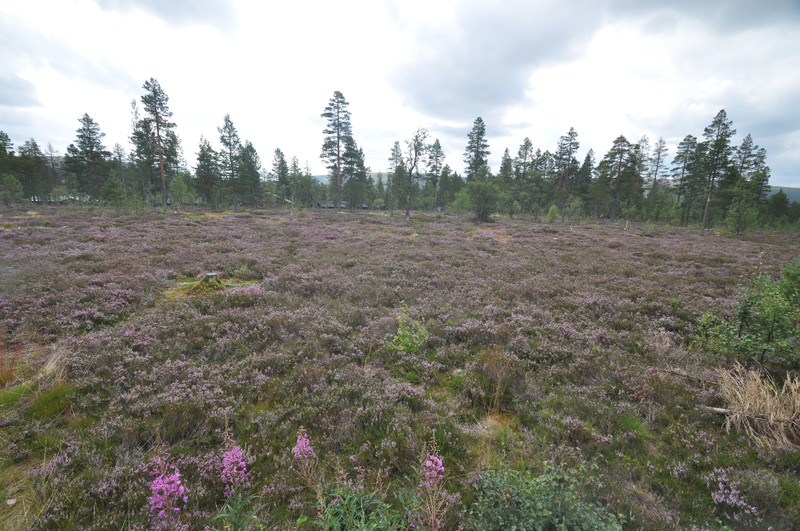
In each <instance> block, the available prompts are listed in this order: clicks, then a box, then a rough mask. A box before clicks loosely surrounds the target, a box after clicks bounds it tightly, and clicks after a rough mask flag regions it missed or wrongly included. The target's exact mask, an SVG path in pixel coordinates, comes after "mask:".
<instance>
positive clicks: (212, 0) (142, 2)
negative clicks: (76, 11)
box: [95, 0, 236, 32]
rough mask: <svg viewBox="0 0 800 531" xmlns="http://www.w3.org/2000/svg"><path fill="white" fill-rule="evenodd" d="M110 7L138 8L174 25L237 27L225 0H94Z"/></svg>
mask: <svg viewBox="0 0 800 531" xmlns="http://www.w3.org/2000/svg"><path fill="white" fill-rule="evenodd" d="M95 1H96V2H97V5H99V6H100V7H102V8H103V9H106V10H109V11H120V12H126V11H132V10H135V9H140V10H142V11H146V12H148V13H150V14H152V15H155V16H157V17H158V18H161V19H162V20H165V21H166V22H168V23H169V24H172V25H174V26H182V25H188V24H206V25H209V26H213V27H216V28H218V29H219V30H221V31H223V32H226V31H232V30H233V29H235V27H236V14H235V12H234V10H233V7H232V5H231V2H227V1H225V0H95Z"/></svg>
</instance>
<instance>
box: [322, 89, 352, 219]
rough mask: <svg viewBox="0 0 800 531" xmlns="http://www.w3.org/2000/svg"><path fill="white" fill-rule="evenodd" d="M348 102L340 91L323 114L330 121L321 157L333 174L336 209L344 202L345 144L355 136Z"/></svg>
mask: <svg viewBox="0 0 800 531" xmlns="http://www.w3.org/2000/svg"><path fill="white" fill-rule="evenodd" d="M348 105H349V103H347V100H345V99H344V96H343V95H342V93H341V92H339V91H338V90H337V91H335V92H334V93H333V97H332V98H331V99H330V101H329V102H328V106H327V107H325V111H324V112H323V113H322V114H321V116H322V118H325V119H327V120H328V125H327V127H326V128H325V129H324V130H323V131H322V132H323V134H324V135H325V137H324V140H323V142H322V153H321V155H320V157H321V158H322V160H323V161H325V162H326V163H327V164H328V169H329V170H330V172H331V188H332V192H333V194H334V207H335V208H337V209H338V208H339V204H340V203H341V200H342V163H343V161H342V157H343V156H344V152H345V147H346V146H345V143H346V142H347V139H348V138H352V136H353V128H352V126H351V125H350V111H349V110H347V106H348Z"/></svg>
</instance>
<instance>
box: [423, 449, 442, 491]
mask: <svg viewBox="0 0 800 531" xmlns="http://www.w3.org/2000/svg"><path fill="white" fill-rule="evenodd" d="M442 479H444V464H443V463H442V458H441V457H439V456H438V455H435V454H428V458H427V459H425V462H423V463H422V477H421V481H420V484H419V486H420V487H421V488H426V489H430V488H432V487H433V486H434V484H435V483H437V482H438V481H440V480H442Z"/></svg>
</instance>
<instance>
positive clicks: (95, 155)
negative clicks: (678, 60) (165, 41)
mask: <svg viewBox="0 0 800 531" xmlns="http://www.w3.org/2000/svg"><path fill="white" fill-rule="evenodd" d="M142 88H143V91H144V93H143V94H142V95H141V97H140V101H138V102H137V101H136V100H134V101H133V102H131V134H130V137H129V140H130V149H129V150H128V151H127V152H126V150H125V148H123V147H122V146H121V145H119V144H115V145H114V147H113V148H112V149H111V150H108V149H107V147H106V146H105V145H104V143H103V138H104V136H105V134H104V133H103V132H102V131H101V129H100V126H99V125H98V124H97V123H96V122H95V121H94V120H93V119H92V118H91V116H89V115H88V114H84V115H83V116H82V117H80V119H79V124H80V125H79V128H78V129H77V130H76V138H75V141H74V142H73V143H72V144H70V145H69V146H68V147H67V148H66V150H65V153H64V154H63V156H61V155H60V154H59V153H58V152H57V151H56V150H55V149H54V148H53V147H52V145H50V144H48V145H47V148H46V149H44V150H43V149H42V148H41V146H40V145H39V144H38V143H37V142H36V141H35V140H34V139H30V140H28V141H26V142H25V143H24V144H23V145H21V146H20V147H19V149H18V152H17V153H15V151H14V146H13V145H12V143H11V141H10V138H9V136H8V135H7V134H6V133H4V132H2V131H0V201H2V202H3V203H4V204H5V205H11V204H15V203H20V202H22V201H25V200H29V199H32V200H39V201H62V202H63V201H64V200H65V198H72V199H73V200H74V199H75V198H80V199H82V200H88V201H104V202H107V203H111V204H125V203H128V204H136V203H139V204H144V205H147V204H161V205H166V204H172V203H173V202H177V203H182V204H186V203H195V204H204V205H208V206H213V207H229V206H234V207H237V206H250V207H258V206H281V205H287V206H289V205H298V206H303V207H305V206H313V205H329V206H332V207H335V208H342V207H346V208H351V209H355V208H379V209H387V210H390V211H391V212H394V210H395V209H399V210H402V211H404V212H405V215H406V216H409V215H410V212H411V211H412V210H452V211H456V212H459V213H462V212H467V211H470V212H473V213H474V214H475V215H476V216H477V218H478V219H480V220H488V219H489V217H490V216H491V215H492V214H494V213H497V212H500V213H502V214H504V215H509V216H514V215H516V214H522V213H524V214H528V215H533V216H538V217H541V218H544V217H548V216H549V217H550V218H553V217H555V218H558V217H562V218H563V217H569V218H572V219H577V218H582V217H593V218H609V219H620V218H624V219H630V220H643V221H651V222H668V223H674V224H680V225H684V226H686V225H689V224H696V225H700V226H701V227H704V228H706V227H710V226H712V225H714V224H719V223H725V224H727V225H728V226H729V227H730V228H732V229H733V230H735V231H737V232H741V231H743V230H746V229H747V228H748V227H752V226H756V225H762V226H767V225H768V226H786V225H790V224H796V223H797V222H798V219H800V204H798V203H797V202H791V203H790V202H789V201H788V198H787V197H786V195H785V194H784V193H783V192H782V191H781V192H779V193H777V194H773V195H772V196H769V195H768V192H769V177H770V169H769V166H768V165H767V163H766V150H765V149H764V148H761V147H759V146H758V145H756V144H755V142H754V140H753V138H752V137H751V135H749V134H748V135H746V136H745V137H744V138H743V139H742V141H741V142H740V143H739V144H738V145H735V144H734V143H733V138H734V136H735V135H736V130H735V129H734V128H733V123H732V121H731V120H729V119H728V117H727V114H726V112H725V110H721V111H719V113H717V115H716V116H715V117H714V118H713V120H712V121H711V123H710V124H709V125H708V127H706V128H705V129H704V130H703V132H702V135H701V136H700V137H696V136H694V135H692V134H689V135H686V136H685V137H684V138H683V140H682V141H681V142H680V143H679V144H678V146H677V150H676V152H675V153H674V154H672V155H671V154H670V153H669V152H668V149H667V146H666V142H665V141H664V139H663V138H659V139H658V140H657V141H656V142H655V143H653V144H652V145H651V143H650V141H649V139H648V138H647V137H642V138H641V139H639V140H638V141H636V142H631V141H629V140H628V139H627V138H626V137H625V136H622V135H620V136H619V137H617V138H616V139H615V140H614V141H613V143H612V145H611V147H610V149H609V150H608V151H607V152H606V154H605V155H604V156H603V157H602V158H601V159H600V160H599V161H598V160H597V159H596V156H595V153H594V151H593V150H591V149H590V150H589V151H588V153H587V154H586V155H585V157H584V158H583V159H582V160H580V161H579V160H578V158H577V154H578V150H579V148H580V142H579V140H578V133H577V132H576V131H575V130H574V129H573V128H570V129H569V131H568V132H567V133H566V134H565V135H564V136H562V137H560V138H559V140H558V143H557V145H556V148H555V150H554V152H552V153H551V152H550V151H549V150H545V151H542V150H541V149H535V148H534V146H533V144H532V143H531V141H530V139H529V138H525V139H523V140H522V142H521V144H520V145H519V148H518V149H517V152H516V155H515V156H513V157H512V155H511V153H510V152H509V149H507V148H506V149H505V151H504V152H503V155H502V158H501V161H500V166H499V168H498V169H497V171H496V172H493V171H492V169H491V168H490V167H489V164H488V157H489V155H490V149H489V143H488V141H487V138H486V124H485V123H484V121H483V119H482V118H480V117H478V118H476V119H475V121H474V122H473V126H472V129H471V131H470V132H469V133H468V135H467V142H466V146H465V149H464V158H463V163H464V170H463V174H459V173H458V172H457V171H455V170H454V169H453V168H451V166H450V165H449V164H448V163H446V161H445V158H446V157H445V154H444V151H443V150H442V146H441V143H440V142H439V140H438V139H431V135H430V132H429V131H428V130H427V129H424V128H420V129H417V130H416V131H414V132H413V134H412V135H411V137H410V138H408V139H406V140H404V141H402V142H401V141H396V142H395V143H394V145H393V146H392V147H391V149H390V151H389V157H388V168H387V171H386V172H385V173H373V172H372V171H371V170H370V168H368V167H366V165H365V156H364V151H363V150H362V149H361V148H360V147H359V146H358V144H357V143H356V141H355V139H354V136H353V128H352V124H351V115H350V111H349V109H348V105H349V104H348V102H347V100H346V99H345V97H344V95H343V94H342V93H341V92H339V91H335V92H334V94H333V97H332V98H331V99H330V101H329V102H328V105H327V106H326V107H325V108H324V110H323V112H322V114H321V117H322V118H324V119H325V120H326V127H325V128H324V130H323V143H322V149H321V154H320V157H321V159H322V160H323V161H324V162H325V163H326V167H327V169H328V178H329V180H328V183H327V184H325V183H322V182H320V181H319V180H317V179H316V178H314V177H313V176H312V175H311V172H310V171H309V169H308V166H307V165H306V167H305V168H301V166H300V163H299V161H298V159H297V157H292V158H291V161H287V158H286V156H285V154H284V153H283V152H282V151H281V150H280V149H275V151H274V153H273V159H272V164H271V167H270V168H269V169H265V168H263V167H262V165H261V160H260V158H259V155H258V152H257V151H256V149H255V147H254V146H253V144H252V143H251V142H250V141H249V140H246V139H245V140H244V141H242V140H241V139H240V137H239V134H238V131H237V129H236V127H235V125H234V123H233V121H232V120H231V117H230V115H227V114H226V115H225V117H224V118H223V121H222V125H221V126H220V127H218V128H217V134H218V135H219V136H218V141H217V142H216V143H215V144H212V141H210V140H209V139H208V138H206V137H201V138H200V142H199V146H198V149H197V156H196V159H195V161H194V164H193V166H189V165H188V164H187V163H186V162H185V160H184V158H183V152H182V148H181V142H180V139H179V137H178V135H177V133H176V124H175V123H174V122H172V121H171V119H172V112H171V111H170V109H169V98H168V96H167V95H166V93H165V92H164V90H163V89H162V88H161V86H160V84H159V82H158V81H157V80H155V79H152V78H151V79H149V80H147V81H146V82H145V83H144V84H143V86H142Z"/></svg>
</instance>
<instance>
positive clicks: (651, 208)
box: [647, 137, 667, 221]
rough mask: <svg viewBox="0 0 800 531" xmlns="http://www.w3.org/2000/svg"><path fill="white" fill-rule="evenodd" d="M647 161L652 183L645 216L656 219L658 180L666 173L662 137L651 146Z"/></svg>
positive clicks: (664, 145) (657, 213) (658, 205)
mask: <svg viewBox="0 0 800 531" xmlns="http://www.w3.org/2000/svg"><path fill="white" fill-rule="evenodd" d="M649 162H650V179H651V180H652V184H651V186H650V193H649V196H648V198H647V199H648V201H647V202H648V207H647V218H648V219H652V220H655V221H658V217H659V212H660V208H661V199H660V198H659V194H660V193H661V192H660V190H659V189H658V186H659V180H661V179H663V178H664V176H665V174H666V167H667V143H666V142H665V141H664V138H663V137H659V139H658V141H657V142H656V145H655V146H653V153H652V154H651V155H650V160H649Z"/></svg>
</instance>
